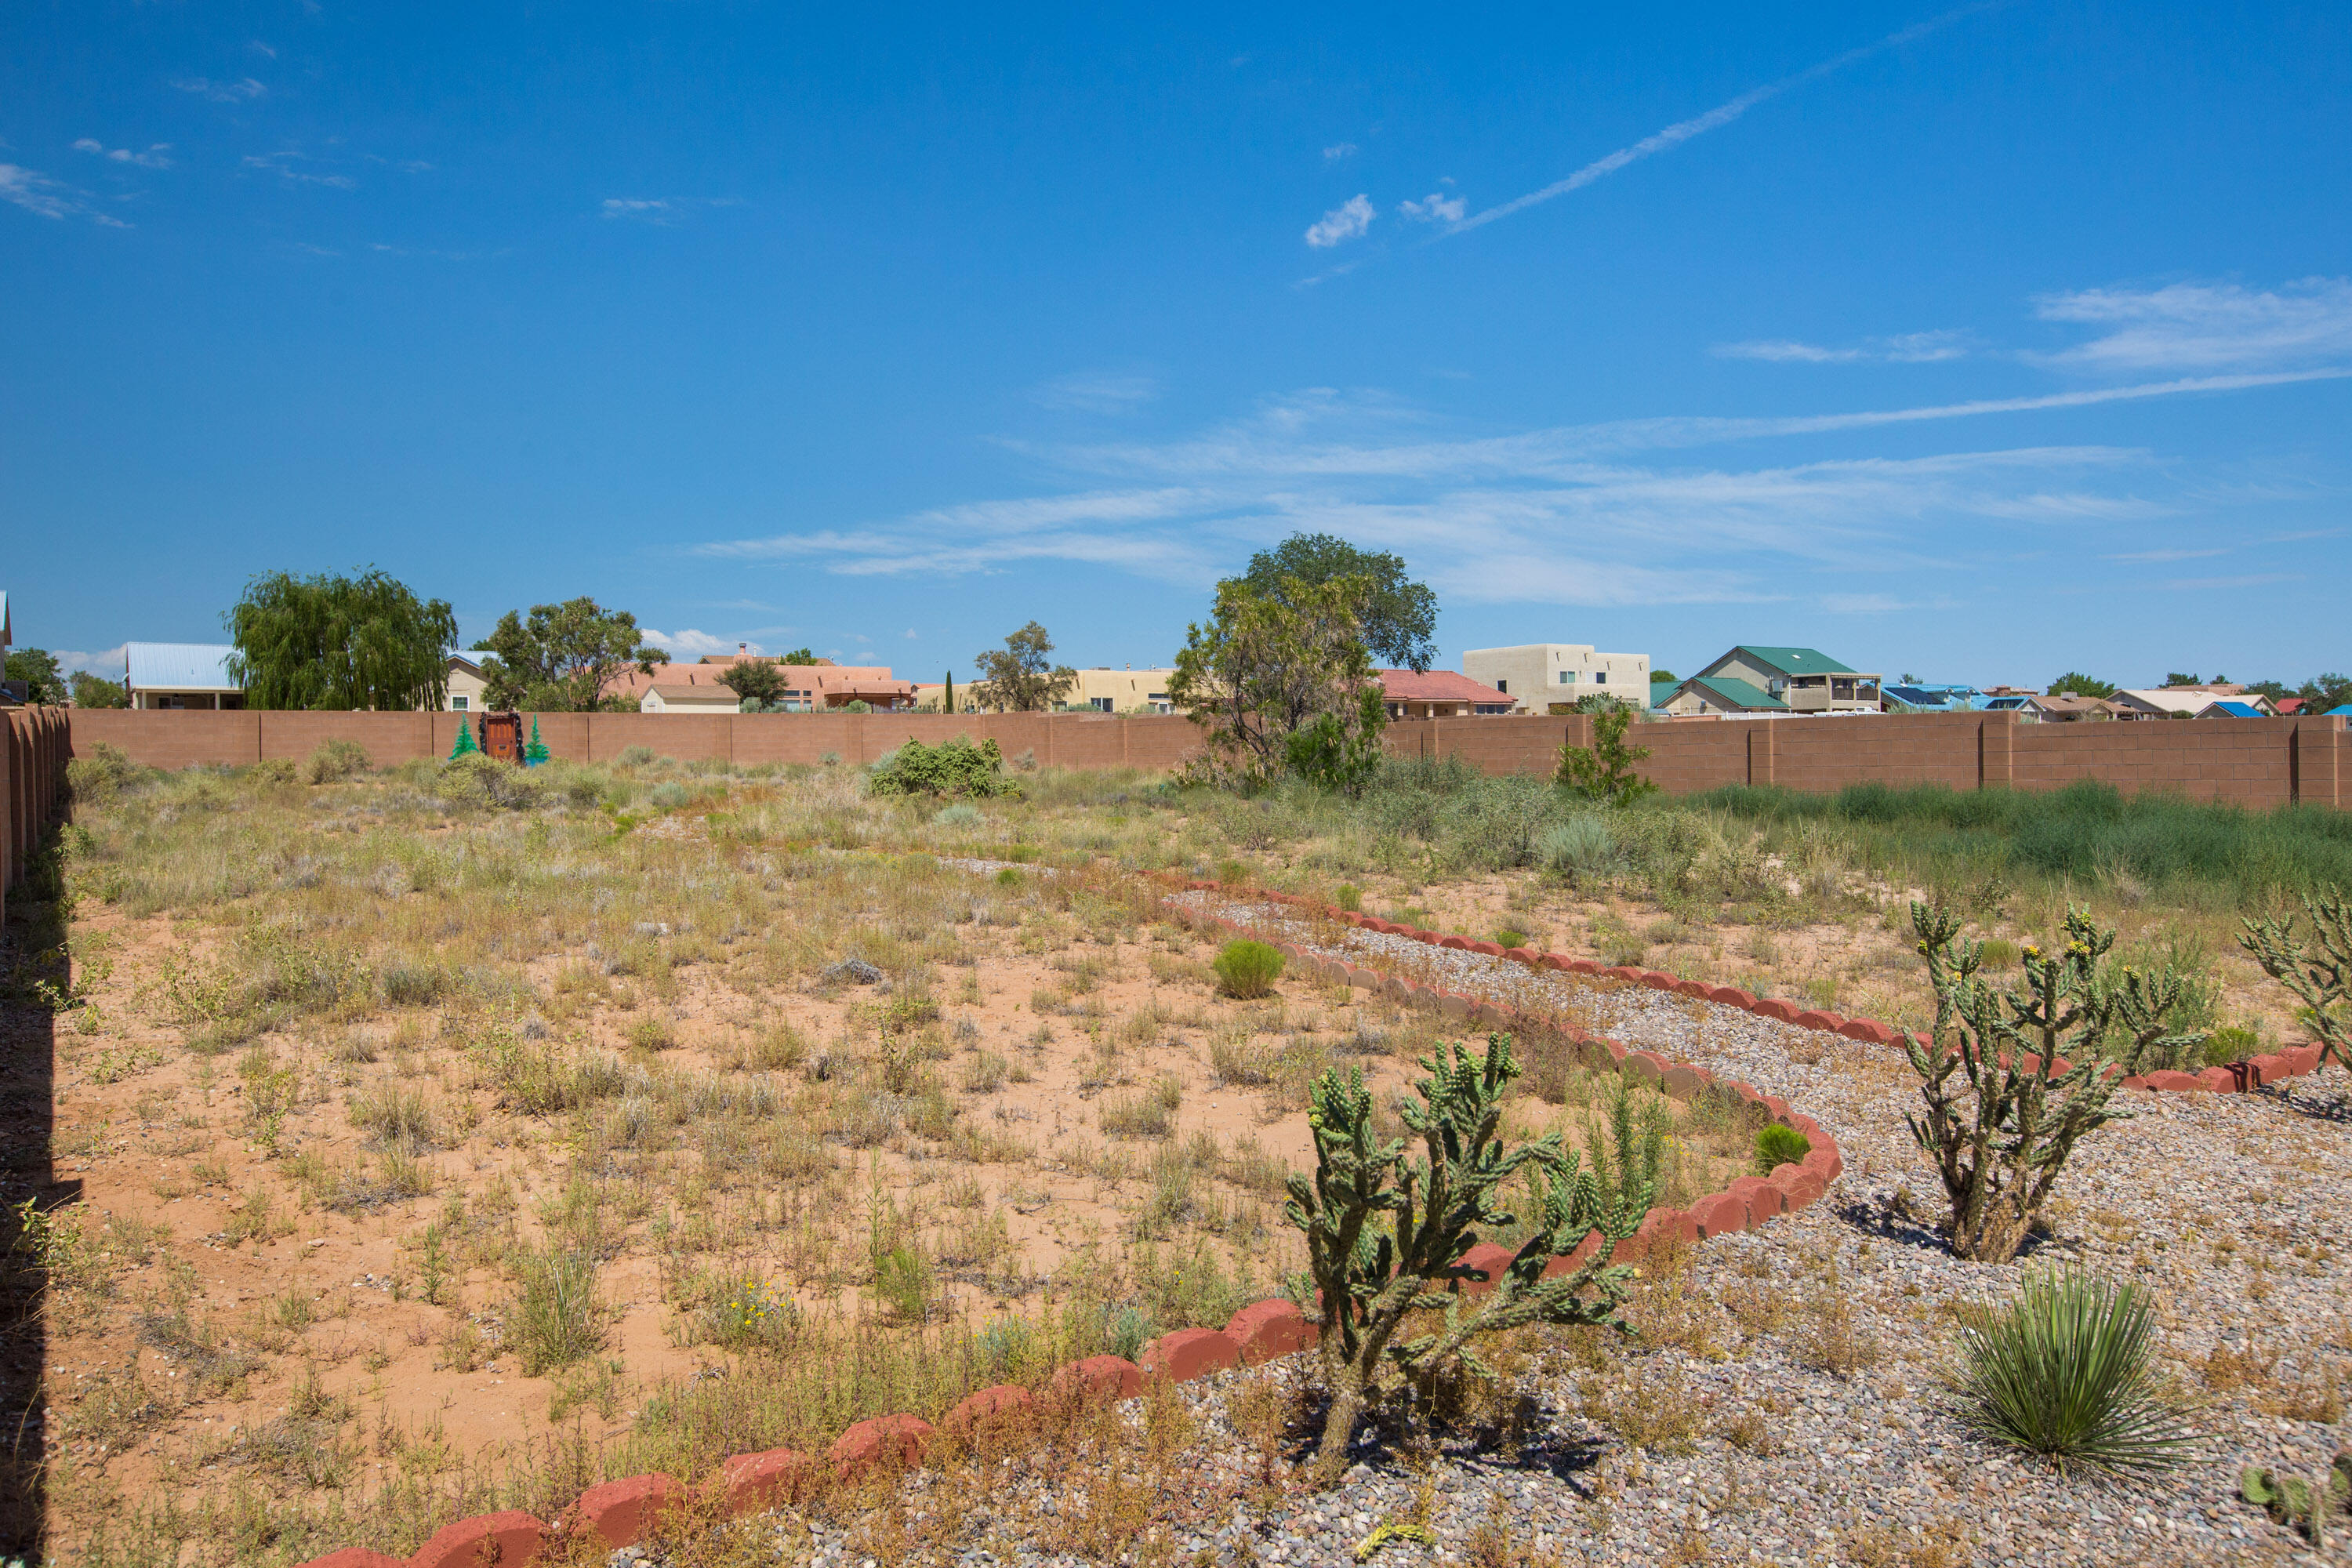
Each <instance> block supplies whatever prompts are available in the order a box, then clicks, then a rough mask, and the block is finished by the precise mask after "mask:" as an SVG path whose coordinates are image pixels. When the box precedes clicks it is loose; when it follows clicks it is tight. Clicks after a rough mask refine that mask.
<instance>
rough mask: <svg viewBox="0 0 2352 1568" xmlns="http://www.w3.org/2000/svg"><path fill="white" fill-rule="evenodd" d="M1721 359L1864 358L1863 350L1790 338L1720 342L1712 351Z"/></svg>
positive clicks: (1816, 361)
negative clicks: (1839, 347) (1803, 341)
mask: <svg viewBox="0 0 2352 1568" xmlns="http://www.w3.org/2000/svg"><path fill="white" fill-rule="evenodd" d="M1709 352H1710V353H1714V354H1715V355H1716V356H1717V358H1718V359H1760V360H1771V361H1773V362H1775V363H1801V364H1832V363H1840V362H1843V361H1845V360H1856V359H1860V358H1861V357H1862V351H1861V350H1860V349H1828V348H1823V347H1822V346H1821V345H1820V344H1819V343H1801V342H1796V341H1795V340H1793V339H1790V338H1758V339H1754V340H1752V341H1750V342H1739V343H1717V344H1716V345H1715V347H1714V348H1713V349H1712V350H1711V351H1709Z"/></svg>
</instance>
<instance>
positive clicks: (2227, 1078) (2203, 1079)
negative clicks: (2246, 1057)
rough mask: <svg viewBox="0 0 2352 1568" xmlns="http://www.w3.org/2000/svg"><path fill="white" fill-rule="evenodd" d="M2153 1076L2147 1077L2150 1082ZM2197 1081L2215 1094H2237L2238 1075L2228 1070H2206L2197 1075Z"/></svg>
mask: <svg viewBox="0 0 2352 1568" xmlns="http://www.w3.org/2000/svg"><path fill="white" fill-rule="evenodd" d="M2154 1078H2155V1075H2154V1074H2152V1073H2151V1074H2150V1075H2149V1079H2150V1080H2151V1081H2153V1080H2154ZM2197 1081H2198V1082H2199V1083H2201V1084H2203V1085H2204V1086H2205V1087H2206V1088H2207V1089H2211V1090H2212V1091H2213V1092H2214V1093H2215V1094H2235V1093H2237V1092H2238V1087H2239V1086H2238V1075H2237V1074H2236V1073H2233V1072H2231V1070H2230V1069H2229V1068H2206V1069H2205V1070H2204V1071H2203V1072H2200V1073H2199V1074H2198V1075H2197Z"/></svg>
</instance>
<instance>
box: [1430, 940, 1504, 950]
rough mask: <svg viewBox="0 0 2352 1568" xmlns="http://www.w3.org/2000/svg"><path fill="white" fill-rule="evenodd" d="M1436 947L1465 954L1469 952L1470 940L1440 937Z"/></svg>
mask: <svg viewBox="0 0 2352 1568" xmlns="http://www.w3.org/2000/svg"><path fill="white" fill-rule="evenodd" d="M1437 945H1438V946H1440V947H1450V948H1452V949H1454V951H1455V952H1468V951H1469V950H1470V939H1469V938H1468V937H1466V936H1448V937H1440V938H1439V939H1438V942H1437ZM1501 951H1502V950H1501V949H1500V948H1497V949H1496V952H1501Z"/></svg>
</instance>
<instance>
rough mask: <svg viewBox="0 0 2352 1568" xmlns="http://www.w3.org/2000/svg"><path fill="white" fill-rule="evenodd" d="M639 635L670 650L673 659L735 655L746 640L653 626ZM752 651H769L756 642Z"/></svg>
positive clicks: (694, 630) (690, 627)
mask: <svg viewBox="0 0 2352 1568" xmlns="http://www.w3.org/2000/svg"><path fill="white" fill-rule="evenodd" d="M638 635H639V636H641V637H644V638H645V640H646V641H647V642H649V643H651V644H653V645H654V647H658V648H667V649H668V650H669V655H670V657H671V658H679V659H685V658H701V657H702V656H703V655H704V654H706V653H733V652H734V651H735V645H736V644H737V643H739V642H741V641H743V640H744V639H743V638H741V637H713V636H711V635H710V634H709V632H705V631H697V630H696V629H695V628H694V627H692V626H687V627H684V628H682V629H680V630H678V631H674V632H657V631H656V630H654V629H653V627H651V626H644V627H641V628H639V633H638ZM750 651H751V652H752V653H765V652H767V651H768V650H767V649H766V648H765V647H761V645H760V644H758V643H756V642H755V643H752V644H751V649H750Z"/></svg>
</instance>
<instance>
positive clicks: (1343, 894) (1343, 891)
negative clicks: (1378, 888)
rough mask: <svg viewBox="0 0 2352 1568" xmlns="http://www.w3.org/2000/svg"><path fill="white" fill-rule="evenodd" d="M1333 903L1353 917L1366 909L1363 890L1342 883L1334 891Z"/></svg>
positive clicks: (1332, 895)
mask: <svg viewBox="0 0 2352 1568" xmlns="http://www.w3.org/2000/svg"><path fill="white" fill-rule="evenodd" d="M1331 901H1332V903H1334V904H1336V905H1338V906H1339V908H1340V909H1343V910H1347V911H1348V912H1349V914H1351V915H1352V914H1359V913H1361V912H1362V910H1363V908H1364V894H1363V890H1362V889H1360V888H1355V887H1351V886H1350V885H1349V884H1348V883H1346V882H1342V883H1340V884H1339V887H1337V888H1336V889H1332V893H1331Z"/></svg>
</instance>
